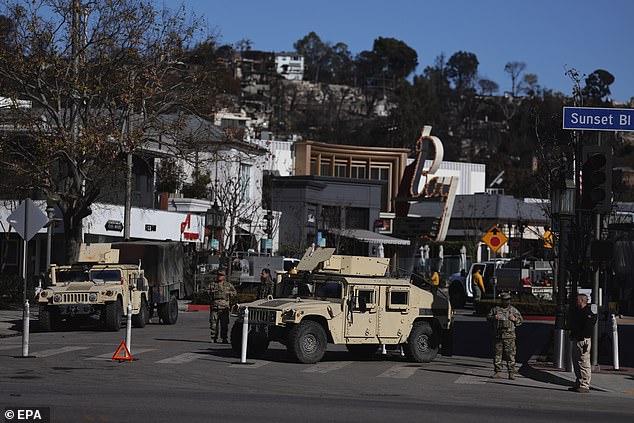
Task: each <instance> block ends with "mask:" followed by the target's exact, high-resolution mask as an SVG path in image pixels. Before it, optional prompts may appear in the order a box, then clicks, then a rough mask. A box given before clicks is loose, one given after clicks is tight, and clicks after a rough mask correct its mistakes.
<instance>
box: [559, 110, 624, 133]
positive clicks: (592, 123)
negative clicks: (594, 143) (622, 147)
mask: <svg viewBox="0 0 634 423" xmlns="http://www.w3.org/2000/svg"><path fill="white" fill-rule="evenodd" d="M563 128H564V129H582V130H586V131H634V109H601V108H596V107H564V126H563Z"/></svg>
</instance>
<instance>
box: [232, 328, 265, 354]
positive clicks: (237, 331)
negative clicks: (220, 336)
mask: <svg viewBox="0 0 634 423" xmlns="http://www.w3.org/2000/svg"><path fill="white" fill-rule="evenodd" d="M231 349H233V352H235V353H236V354H241V353H242V322H240V321H236V322H235V323H234V324H233V327H232V328H231ZM268 349H269V340H268V338H267V337H266V336H265V335H262V334H260V333H258V332H254V331H252V330H251V331H249V339H248V340H247V357H251V358H258V357H262V355H264V353H265V352H266V350H268Z"/></svg>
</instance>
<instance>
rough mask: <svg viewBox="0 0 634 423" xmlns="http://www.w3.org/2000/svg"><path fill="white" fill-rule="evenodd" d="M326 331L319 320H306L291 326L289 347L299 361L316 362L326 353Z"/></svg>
mask: <svg viewBox="0 0 634 423" xmlns="http://www.w3.org/2000/svg"><path fill="white" fill-rule="evenodd" d="M327 343H328V339H327V338H326V331H325V330H324V328H323V327H322V326H321V325H320V324H319V323H317V322H313V321H312V320H306V321H303V322H301V323H300V324H299V325H297V326H294V327H292V328H291V330H290V332H289V334H288V349H289V352H290V353H291V354H292V355H294V356H295V358H296V359H297V361H299V362H300V363H304V364H314V363H317V362H318V361H319V360H321V359H322V358H323V356H324V354H325V353H326V344H327Z"/></svg>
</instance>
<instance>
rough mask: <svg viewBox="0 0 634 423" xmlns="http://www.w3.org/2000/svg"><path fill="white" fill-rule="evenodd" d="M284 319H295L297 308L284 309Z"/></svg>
mask: <svg viewBox="0 0 634 423" xmlns="http://www.w3.org/2000/svg"><path fill="white" fill-rule="evenodd" d="M282 320H295V310H293V309H290V310H284V311H283V312H282Z"/></svg>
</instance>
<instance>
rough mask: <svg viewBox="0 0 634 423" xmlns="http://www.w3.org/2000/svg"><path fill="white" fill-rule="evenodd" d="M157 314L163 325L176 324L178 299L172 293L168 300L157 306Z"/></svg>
mask: <svg viewBox="0 0 634 423" xmlns="http://www.w3.org/2000/svg"><path fill="white" fill-rule="evenodd" d="M158 315H159V318H160V319H161V323H163V324H164V325H174V324H176V321H177V320H178V301H177V300H176V297H175V296H173V295H172V297H171V298H170V300H169V301H168V302H166V303H164V304H161V305H160V306H159V309H158Z"/></svg>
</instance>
